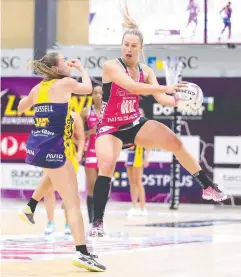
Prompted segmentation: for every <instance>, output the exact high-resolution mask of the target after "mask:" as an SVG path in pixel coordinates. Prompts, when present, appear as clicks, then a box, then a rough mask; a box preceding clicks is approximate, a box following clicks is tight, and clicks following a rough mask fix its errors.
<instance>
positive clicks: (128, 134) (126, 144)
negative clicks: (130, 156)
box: [110, 117, 149, 149]
mask: <svg viewBox="0 0 241 277" xmlns="http://www.w3.org/2000/svg"><path fill="white" fill-rule="evenodd" d="M148 120H149V119H147V118H145V117H141V118H140V122H139V123H138V124H137V125H134V126H132V127H129V128H128V127H126V128H125V126H121V127H120V128H123V130H119V131H117V132H114V133H110V135H113V136H115V137H117V138H118V139H120V140H121V141H122V142H123V146H122V149H126V148H130V147H132V146H133V145H135V138H136V134H137V133H138V132H139V130H140V129H141V127H142V126H143V125H144V124H145V123H146V122H147V121H148Z"/></svg>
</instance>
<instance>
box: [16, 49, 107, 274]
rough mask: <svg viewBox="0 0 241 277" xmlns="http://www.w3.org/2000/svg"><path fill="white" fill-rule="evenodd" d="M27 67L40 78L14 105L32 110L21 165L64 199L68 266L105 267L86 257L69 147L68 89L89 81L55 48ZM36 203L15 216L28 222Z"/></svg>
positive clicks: (85, 88)
mask: <svg viewBox="0 0 241 277" xmlns="http://www.w3.org/2000/svg"><path fill="white" fill-rule="evenodd" d="M32 67H33V69H34V71H35V72H37V73H39V74H40V75H41V76H42V77H43V80H42V81H41V82H40V83H39V84H38V85H36V86H35V87H34V88H33V89H32V90H31V91H30V93H29V95H28V96H27V97H25V98H23V99H22V100H21V101H20V103H19V106H18V111H19V112H21V113H23V112H25V111H26V110H27V109H29V108H30V107H31V106H34V109H35V116H34V120H35V125H34V127H33V130H32V131H31V133H30V136H29V138H28V141H27V144H26V152H27V156H26V163H28V164H31V165H34V166H38V167H42V168H43V169H44V172H45V174H46V175H48V176H49V178H50V180H51V182H52V184H53V186H54V188H55V189H56V190H57V191H58V193H59V194H60V196H61V198H62V199H63V202H64V206H65V208H66V211H67V215H68V221H69V225H70V229H71V232H72V235H73V238H74V241H75V245H76V258H75V259H74V261H73V265H75V266H77V267H81V268H86V269H87V270H90V271H105V267H104V266H103V265H101V264H99V263H98V262H97V261H96V260H95V258H96V256H94V255H90V254H89V252H88V251H87V248H86V243H85V236H84V234H85V233H84V225H83V218H82V215H81V211H80V199H79V195H78V184H77V177H76V173H75V169H74V166H73V162H72V160H73V159H75V157H74V154H73V151H72V147H71V145H72V144H71V140H72V133H73V118H72V117H71V114H70V112H71V107H70V100H71V93H75V94H90V93H91V92H92V84H91V80H90V78H89V77H88V75H87V73H86V71H85V70H84V68H83V67H82V65H81V63H80V61H79V60H72V61H70V62H67V61H66V60H65V59H64V56H63V55H62V54H60V53H57V52H53V53H50V54H47V55H46V56H44V57H43V58H42V59H41V60H37V61H33V62H32ZM71 68H76V69H77V70H79V71H80V72H81V75H82V83H78V82H77V81H76V80H74V79H72V78H70V73H71ZM37 203H38V201H36V200H35V199H33V198H31V199H30V201H29V203H28V204H27V205H26V206H25V207H24V208H23V209H22V210H21V211H20V213H19V216H20V217H21V218H22V219H23V220H25V221H30V222H31V220H33V213H34V210H35V207H36V205H37Z"/></svg>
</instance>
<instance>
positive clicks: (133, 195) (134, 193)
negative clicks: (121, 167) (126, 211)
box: [126, 166, 138, 207]
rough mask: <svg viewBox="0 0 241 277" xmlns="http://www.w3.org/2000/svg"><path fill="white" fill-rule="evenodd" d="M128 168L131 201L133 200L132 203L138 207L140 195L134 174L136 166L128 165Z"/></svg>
mask: <svg viewBox="0 0 241 277" xmlns="http://www.w3.org/2000/svg"><path fill="white" fill-rule="evenodd" d="M126 170H127V175H128V179H129V184H130V193H131V202H132V205H133V206H134V207H136V206H137V202H138V195H137V187H136V184H135V181H134V176H133V171H134V167H133V166H127V168H126Z"/></svg>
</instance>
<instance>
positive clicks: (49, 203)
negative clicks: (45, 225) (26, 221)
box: [44, 180, 56, 222]
mask: <svg viewBox="0 0 241 277" xmlns="http://www.w3.org/2000/svg"><path fill="white" fill-rule="evenodd" d="M49 181H50V180H49ZM55 204H56V199H55V192H54V188H53V187H51V188H50V189H49V191H48V192H47V193H46V194H45V196H44V205H45V208H46V212H47V217H48V222H54V209H55Z"/></svg>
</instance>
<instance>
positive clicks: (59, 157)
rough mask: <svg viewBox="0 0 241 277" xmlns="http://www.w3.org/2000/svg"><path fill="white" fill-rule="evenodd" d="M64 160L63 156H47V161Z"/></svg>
mask: <svg viewBox="0 0 241 277" xmlns="http://www.w3.org/2000/svg"><path fill="white" fill-rule="evenodd" d="M63 158H64V155H63V154H47V156H46V159H51V160H55V159H56V160H61V159H63Z"/></svg>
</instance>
